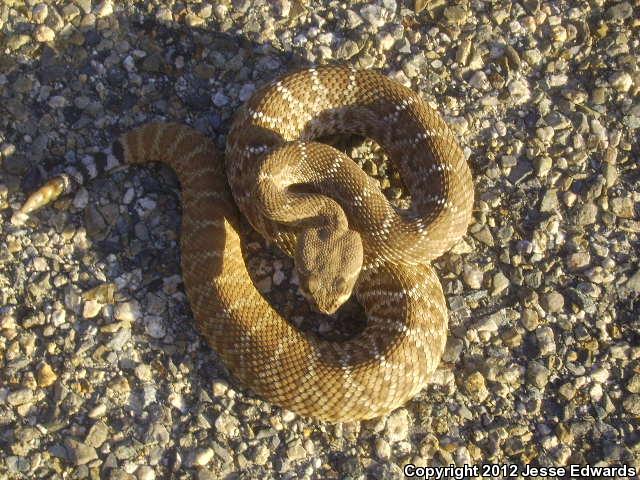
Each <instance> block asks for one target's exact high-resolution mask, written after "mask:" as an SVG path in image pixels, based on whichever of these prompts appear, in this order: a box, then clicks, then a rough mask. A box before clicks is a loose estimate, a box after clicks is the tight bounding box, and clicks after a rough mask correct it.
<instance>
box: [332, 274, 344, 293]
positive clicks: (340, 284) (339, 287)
mask: <svg viewBox="0 0 640 480" xmlns="http://www.w3.org/2000/svg"><path fill="white" fill-rule="evenodd" d="M333 287H334V288H335V289H336V291H338V292H344V291H345V289H346V288H347V281H346V280H345V279H344V277H338V278H336V279H335V281H334V282H333Z"/></svg>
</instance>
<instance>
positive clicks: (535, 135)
mask: <svg viewBox="0 0 640 480" xmlns="http://www.w3.org/2000/svg"><path fill="white" fill-rule="evenodd" d="M207 3H208V2H206V3H202V4H201V3H200V2H192V1H184V2H173V1H169V0H155V1H142V2H133V1H130V0H127V1H121V2H120V1H119V2H114V4H112V3H109V2H101V3H98V2H92V1H91V0H74V1H66V0H60V1H54V0H51V1H48V2H44V3H41V2H38V1H32V0H27V1H17V0H4V1H3V2H0V46H1V49H2V54H0V287H1V288H0V368H1V370H0V372H1V374H0V476H2V477H8V478H45V477H46V478H63V477H65V478H84V477H90V478H118V479H120V478H122V479H126V478H136V479H140V480H143V479H145V480H147V479H154V478H168V477H171V476H174V477H176V478H199V479H210V478H211V479H214V478H292V479H293V478H323V479H332V478H350V479H360V478H374V479H378V478H401V477H402V473H403V472H402V468H403V465H405V464H407V463H413V464H415V465H418V466H436V465H449V464H456V465H459V466H462V465H464V464H467V465H478V464H480V463H483V462H491V463H498V464H504V463H513V464H516V465H519V466H522V467H523V466H525V465H529V464H530V465H538V466H552V465H567V464H590V465H600V466H620V465H626V466H629V467H631V466H635V467H640V460H638V458H639V457H640V431H639V424H640V333H639V327H640V300H639V293H640V258H639V248H638V246H639V241H638V240H639V232H640V219H639V215H638V214H639V212H640V205H639V202H640V174H639V172H640V147H639V146H638V143H637V138H638V132H639V131H640V101H639V93H640V68H639V56H638V52H640V21H639V20H638V9H640V2H639V1H638V0H633V1H621V2H619V1H603V0H590V1H586V0H584V1H571V2H570V1H563V0H559V1H549V2H545V1H540V0H522V1H520V2H511V1H506V0H496V1H482V0H473V1H471V2H465V1H460V2H445V1H444V0H422V1H419V0H416V1H415V3H414V2H413V0H411V1H396V0H382V1H377V2H353V1H351V0H346V1H345V0H343V1H340V2H338V1H324V2H320V1H313V0H273V1H266V0H232V1H228V0H223V1H221V2H211V3H212V4H213V5H208V4H207ZM634 10H635V12H634ZM634 13H635V18H634ZM331 61H341V62H346V63H349V64H352V65H357V66H360V67H364V68H379V69H381V70H382V71H384V72H385V73H386V74H388V75H389V76H390V77H392V78H394V79H396V80H398V81H400V82H402V83H404V84H406V85H408V86H411V87H412V88H413V89H415V90H417V91H420V92H422V94H423V95H424V98H425V99H426V100H427V101H429V102H430V103H431V104H433V105H434V106H435V107H436V108H437V109H438V110H439V111H440V112H441V113H442V114H443V115H444V116H445V118H446V120H447V121H448V123H449V124H450V125H451V126H452V127H453V128H454V130H455V132H456V134H457V136H458V138H459V140H460V143H461V145H462V146H463V147H464V149H465V152H466V153H467V154H468V156H469V162H470V165H471V168H472V170H473V173H474V180H475V188H476V203H475V212H474V220H473V224H472V225H471V227H470V229H469V234H468V235H467V236H466V237H465V240H464V241H463V242H462V243H461V244H459V245H458V246H457V247H456V248H455V249H454V252H452V253H449V254H447V255H445V256H444V257H442V258H441V259H440V260H439V261H438V262H436V263H437V267H438V270H439V273H440V276H441V279H442V282H443V285H444V288H445V293H446V295H447V300H448V302H449V307H450V309H451V319H450V338H449V343H448V347H447V351H446V353H445V356H444V359H443V363H442V365H441V368H440V369H439V370H438V372H437V374H436V376H435V379H434V383H433V385H430V386H429V387H428V388H426V389H425V390H424V391H423V392H422V393H421V394H419V395H418V397H416V398H415V399H414V400H413V401H411V402H409V403H408V404H407V405H406V406H405V407H404V408H400V409H398V410H396V411H395V412H393V413H392V414H391V415H389V416H388V417H387V418H382V419H379V420H376V421H368V422H362V423H349V424H338V425H328V424H321V423H317V422H313V421H310V420H308V419H304V418H300V417H298V416H296V415H294V414H292V413H291V412H287V411H283V410H281V409H278V408H275V407H273V406H271V405H269V404H268V403H265V402H264V401H262V400H260V399H259V398H256V397H255V396H254V395H252V394H251V393H250V392H247V391H246V390H244V389H243V388H242V386H241V385H238V384H237V383H236V382H235V381H234V379H233V377H231V376H230V375H229V374H228V372H227V371H226V370H225V368H224V365H223V364H222V363H221V362H220V361H219V360H218V358H217V356H216V354H215V352H213V351H212V350H211V349H209V348H208V347H207V346H206V344H205V343H204V342H203V341H202V340H201V339H200V338H199V336H198V334H197V332H196V331H195V329H194V327H193V322H192V319H191V316H190V313H189V307H188V304H187V301H186V298H185V295H184V291H183V286H182V282H181V278H180V270H179V263H178V259H179V249H178V245H177V239H178V229H179V219H180V206H179V190H178V186H177V183H176V181H175V177H173V175H172V174H171V173H170V172H169V171H168V170H166V169H164V168H154V167H150V168H146V169H129V170H123V171H119V172H116V173H114V174H113V175H109V176H108V178H98V179H96V180H95V181H93V182H92V183H91V184H90V185H87V186H86V189H82V190H81V191H80V192H79V193H78V194H77V195H76V196H75V197H73V198H66V199H61V200H59V201H57V202H56V203H55V204H54V205H53V206H52V207H49V208H46V209H44V210H42V211H41V212H38V214H37V215H35V216H34V218H33V221H32V222H31V223H30V224H28V225H27V226H25V227H20V228H18V227H15V226H13V225H11V223H10V222H9V219H10V218H11V214H12V212H13V211H14V209H15V208H17V207H18V206H19V205H20V204H21V202H23V201H24V198H25V192H29V191H31V190H32V189H34V188H35V187H37V186H39V185H40V184H41V183H42V181H43V179H45V178H47V177H49V176H51V175H52V172H55V169H56V168H60V167H61V166H62V165H64V164H65V162H66V163H69V162H72V161H74V159H75V158H77V157H81V156H83V155H85V154H87V153H91V152H92V151H96V150H97V149H99V148H103V147H104V146H106V145H107V144H108V143H109V142H110V141H111V140H113V139H114V138H115V136H116V135H117V134H118V133H121V132H124V131H126V130H127V129H129V128H131V127H132V126H134V125H138V124H140V123H143V122H145V121H148V120H151V119H158V118H164V119H173V120H177V121H182V122H186V123H189V124H191V125H194V126H195V127H197V128H198V129H200V130H202V131H205V132H207V134H209V135H211V136H212V137H215V138H217V141H218V142H219V144H220V146H223V145H224V134H225V132H226V131H227V129H228V128H229V122H230V118H231V115H232V113H233V112H234V111H235V110H236V109H237V108H238V107H239V105H241V104H242V103H243V102H244V101H245V100H246V99H247V98H248V97H249V96H250V95H251V93H252V92H253V91H254V90H255V89H256V88H258V87H259V86H260V85H262V84H264V83H265V82H266V81H268V80H270V79H273V78H274V77H276V76H277V75H279V74H281V73H283V72H286V71H289V70H291V69H292V68H294V67H296V66H300V65H309V64H322V63H326V62H331ZM354 155H355V156H356V157H357V158H358V159H359V161H360V162H361V164H362V165H363V167H364V168H365V170H366V171H368V172H369V173H371V174H373V175H374V176H377V177H378V178H379V179H380V182H381V184H382V186H383V187H384V188H385V191H386V192H388V194H389V196H390V197H391V198H398V197H400V196H401V195H402V189H401V183H400V181H399V179H398V177H397V174H396V173H394V171H393V169H392V168H387V164H386V162H385V161H384V158H383V157H381V156H380V155H379V154H378V152H376V149H375V148H368V147H367V144H365V145H364V146H361V147H358V148H356V149H355V150H354ZM254 245H255V249H256V251H260V252H261V253H262V255H263V257H264V259H263V260H261V262H260V264H259V265H258V270H259V271H260V272H261V278H262V280H261V288H263V289H264V290H266V291H273V292H274V296H275V297H278V295H279V292H292V291H293V292H295V286H294V285H291V282H290V279H291V276H290V272H291V262H290V261H289V260H288V259H286V258H283V257H282V256H281V255H280V254H278V253H277V252H272V251H271V250H269V249H268V248H267V247H266V246H265V245H264V244H263V242H261V241H259V240H255V241H254ZM280 298H281V299H285V300H287V299H288V300H291V301H298V300H299V299H298V296H297V295H294V294H292V293H289V294H285V293H282V294H281V295H280Z"/></svg>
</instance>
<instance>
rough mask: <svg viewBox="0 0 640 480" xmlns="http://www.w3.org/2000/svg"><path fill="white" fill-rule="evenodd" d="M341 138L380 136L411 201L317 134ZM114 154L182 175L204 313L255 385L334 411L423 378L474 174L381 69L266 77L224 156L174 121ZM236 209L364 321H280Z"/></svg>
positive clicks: (395, 399) (323, 300) (325, 305)
mask: <svg viewBox="0 0 640 480" xmlns="http://www.w3.org/2000/svg"><path fill="white" fill-rule="evenodd" d="M333 133H350V134H358V135H364V136H367V137H371V138H373V139H374V140H376V141H377V142H378V143H379V144H380V145H381V146H382V148H383V149H384V150H385V151H386V152H387V154H388V155H389V158H390V159H391V160H392V161H394V162H395V163H396V165H397V166H398V169H399V171H400V173H401V176H402V179H403V181H404V183H405V185H406V187H407V189H408V191H409V192H410V193H411V197H412V202H413V204H412V208H411V209H410V210H409V211H408V212H403V211H398V210H396V209H394V208H393V207H392V206H390V204H389V203H388V202H387V200H386V199H385V197H384V195H383V194H382V193H381V192H380V190H379V189H378V187H377V185H376V182H374V181H372V179H370V178H369V177H368V176H367V175H366V174H365V173H364V172H363V171H362V170H360V169H359V168H358V167H357V166H356V165H355V163H354V162H353V161H352V160H351V159H349V158H348V157H347V156H345V155H344V154H342V153H341V152H339V151H337V150H335V149H333V148H332V147H329V146H327V145H323V144H319V143H316V142H313V139H314V138H316V137H318V136H322V135H325V134H333ZM112 154H113V155H109V157H108V158H109V160H110V162H108V163H109V164H113V163H117V162H114V160H117V161H120V162H123V163H146V162H149V161H160V162H163V163H165V164H167V165H169V166H171V167H172V168H173V169H174V170H175V171H176V173H177V175H178V178H179V180H180V184H181V187H182V203H183V221H182V235H181V239H180V241H181V253H182V257H181V258H182V272H183V277H184V284H185V289H186V292H187V295H188V297H189V302H190V304H191V308H192V310H193V315H194V318H195V321H196V324H197V326H198V329H199V330H200V332H201V333H202V335H203V336H204V337H205V338H206V339H207V341H208V343H209V344H210V345H211V346H212V347H213V348H214V349H215V351H216V352H217V353H218V354H219V355H220V356H221V357H222V359H223V360H224V362H225V364H226V365H227V366H228V367H229V369H230V370H231V371H232V372H233V374H234V375H235V376H236V377H237V378H238V379H240V380H241V381H242V382H243V383H244V384H245V385H246V386H248V387H250V388H252V389H253V390H254V391H255V392H257V393H258V394H259V395H261V396H262V397H264V398H265V399H266V400H268V401H270V402H272V403H274V404H277V405H281V406H283V407H285V408H288V409H290V410H293V411H294V412H297V413H298V414H300V415H305V416H311V417H315V418H318V419H323V420H329V421H349V420H358V419H367V418H373V417H377V416H379V415H383V414H385V413H387V412H389V411H391V410H392V409H394V408H396V407H398V406H400V405H402V404H403V403H405V402H406V401H407V400H408V399H410V398H411V397H412V396H414V395H415V394H416V393H417V392H418V391H420V390H421V389H422V388H423V387H424V385H425V384H426V382H427V381H428V379H429V376H430V375H431V373H432V372H433V371H434V370H435V368H436V367H437V365H438V363H439V361H440V357H441V355H442V352H443V349H444V346H445V342H446V336H447V308H446V302H445V298H444V295H443V292H442V288H441V286H440V282H439V281H438V278H437V276H436V274H435V272H434V269H433V268H432V267H431V265H430V264H429V260H431V259H433V258H436V257H437V256H439V255H440V254H441V253H442V252H444V251H445V250H447V249H448V248H449V247H450V246H451V245H452V244H453V243H454V242H456V241H457V240H458V239H459V238H460V237H461V236H462V235H463V234H464V233H465V231H466V228H467V225H468V223H469V220H470V217H471V207H472V203H473V184H472V181H471V175H470V172H469V169H468V166H467V164H466V161H465V159H464V156H463V154H462V152H461V150H460V149H459V147H458V146H457V144H456V142H455V139H454V137H453V135H452V134H451V132H450V130H449V129H448V128H447V126H446V124H445V123H444V121H443V120H442V119H441V118H440V116H439V115H438V114H437V113H436V112H435V111H433V110H432V109H431V108H429V107H428V106H427V105H426V104H425V103H424V102H423V101H422V100H421V98H420V96H419V95H417V94H416V93H414V92H412V91H411V90H409V89H407V88H405V87H403V86H401V85H399V84H398V83H396V82H393V81H391V80H389V79H388V78H386V77H384V76H382V75H380V74H378V73H376V72H372V71H358V70H355V69H351V68H348V67H339V66H330V67H318V68H312V69H306V70H302V71H298V72H295V73H292V74H289V75H286V76H284V77H282V78H281V79H279V80H278V81H276V82H272V83H271V84H269V85H267V86H266V87H264V88H263V89H261V90H260V91H258V92H256V93H255V94H254V96H253V97H252V98H251V99H250V100H249V102H248V103H247V104H246V105H245V106H244V107H243V108H242V109H241V110H240V111H238V112H237V114H236V116H235V118H234V121H233V124H232V127H231V131H230V133H229V136H228V139H227V149H226V160H225V161H224V162H223V159H222V156H221V155H220V154H219V153H218V152H217V151H216V148H215V146H214V144H213V142H212V141H211V140H209V139H208V138H206V137H205V136H203V135H202V134H200V133H198V132H197V131H195V130H193V129H192V128H189V127H186V126H183V125H178V124H173V123H151V124H148V125H145V126H142V127H139V128H137V129H135V130H133V131H131V132H129V133H127V134H125V135H123V136H122V137H121V138H120V140H119V141H118V142H116V143H115V144H114V147H113V150H112ZM82 181H83V177H82V175H80V174H78V172H77V170H76V171H74V172H73V174H72V175H61V176H59V177H56V178H54V179H52V180H50V181H49V182H48V183H47V184H46V185H45V186H44V187H42V188H41V189H40V190H38V191H36V192H35V193H34V194H33V195H31V197H29V199H28V200H27V202H25V204H24V205H23V207H22V208H21V209H20V211H19V212H17V213H16V214H15V215H14V222H15V223H21V222H22V221H24V219H25V217H26V214H28V213H29V212H31V211H34V210H36V209H37V208H40V207H41V206H43V205H45V204H47V203H49V202H50V201H51V200H52V199H54V198H55V197H57V196H58V195H60V194H62V193H66V192H68V191H69V190H70V189H71V187H72V184H73V183H74V182H82ZM227 181H228V183H229V185H230V188H229V186H228V185H227ZM338 181H342V182H341V183H340V182H338ZM336 182H338V183H336ZM300 185H304V188H302V189H300V188H299V187H300ZM232 194H233V196H232ZM234 197H235V202H234ZM236 205H237V207H236ZM238 208H239V210H240V212H242V213H243V214H244V216H245V217H246V219H248V221H249V222H250V223H251V225H252V226H253V227H254V228H256V229H257V230H258V231H259V232H261V233H262V234H263V235H265V236H266V237H267V238H269V239H270V240H271V241H273V242H274V243H276V245H278V246H279V247H280V248H281V249H282V250H283V251H285V252H286V253H288V254H289V255H291V256H293V257H294V259H295V263H296V270H297V271H298V275H299V277H300V285H301V287H302V289H303V290H304V291H305V293H306V295H307V296H308V297H309V298H310V299H311V301H312V302H313V303H314V304H315V305H316V307H317V308H318V309H319V310H321V311H325V312H328V313H330V312H332V311H334V310H335V309H336V308H338V307H339V306H340V304H341V303H342V302H343V301H344V300H346V298H348V297H349V295H351V293H352V292H353V293H354V294H355V295H356V298H357V300H358V302H359V303H360V304H361V305H362V306H363V307H364V310H365V312H366V314H367V326H366V327H365V329H364V330H363V331H362V332H361V333H359V334H358V335H356V336H355V337H354V338H351V339H349V340H347V341H344V342H332V341H327V340H323V339H321V338H318V337H317V336H315V335H312V334H306V333H302V332H300V331H299V330H297V329H296V328H295V327H293V326H292V325H291V324H290V323H289V322H287V321H286V320H285V319H284V318H282V317H281V316H280V314H279V313H278V312H277V311H276V310H275V309H274V308H273V307H272V306H271V305H270V304H269V303H268V302H267V301H266V300H265V298H264V297H263V296H262V295H261V294H260V292H259V291H258V290H257V289H256V287H255V286H254V285H253V283H252V280H251V278H250V276H249V272H248V271H247V267H246V265H245V263H244V259H243V256H242V242H241V238H240V236H239V231H240V225H241V222H242V221H243V219H242V218H241V217H240V215H239V212H238Z"/></svg>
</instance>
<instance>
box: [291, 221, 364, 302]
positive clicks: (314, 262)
mask: <svg viewBox="0 0 640 480" xmlns="http://www.w3.org/2000/svg"><path fill="white" fill-rule="evenodd" d="M363 255H364V253H363V247H362V240H361V238H360V234H358V233H357V232H355V231H353V230H346V231H342V232H336V231H329V229H326V228H310V229H307V230H305V231H304V232H302V233H301V234H300V236H299V237H298V244H297V248H296V252H295V256H294V262H295V266H296V271H297V272H298V278H299V279H300V288H301V290H302V293H303V295H304V296H305V297H306V298H307V299H308V300H309V301H311V302H312V304H313V306H314V307H315V308H316V309H317V310H318V311H320V312H322V313H326V314H332V313H334V312H335V311H336V310H338V308H340V306H341V305H342V304H343V303H344V302H346V301H347V300H348V299H349V297H350V296H351V293H352V291H353V287H354V285H355V283H356V281H357V280H358V276H359V275H360V269H361V268H362V259H363Z"/></svg>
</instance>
